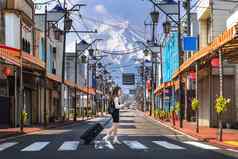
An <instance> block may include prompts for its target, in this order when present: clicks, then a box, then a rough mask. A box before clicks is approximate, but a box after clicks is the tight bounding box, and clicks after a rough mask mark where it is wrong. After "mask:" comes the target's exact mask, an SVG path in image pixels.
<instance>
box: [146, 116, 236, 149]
mask: <svg viewBox="0 0 238 159" xmlns="http://www.w3.org/2000/svg"><path fill="white" fill-rule="evenodd" d="M145 115H146V116H147V117H148V118H150V119H153V120H156V121H158V122H160V123H161V124H163V125H165V126H166V127H169V128H172V129H176V130H178V131H180V132H182V133H184V134H187V135H189V136H192V137H194V138H196V139H198V140H200V141H205V142H209V143H211V144H215V145H217V146H220V147H223V148H231V149H236V150H238V130H234V129H223V141H222V142H219V141H217V128H208V127H204V126H200V127H199V133H196V123H194V122H187V121H183V128H180V127H179V120H176V122H175V126H173V124H172V121H162V120H159V119H154V118H152V117H151V116H149V115H148V114H147V113H146V114H145Z"/></svg>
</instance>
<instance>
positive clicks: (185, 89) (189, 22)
mask: <svg viewBox="0 0 238 159" xmlns="http://www.w3.org/2000/svg"><path fill="white" fill-rule="evenodd" d="M190 1H191V0H186V1H185V2H184V3H185V5H184V7H185V9H186V18H187V20H186V21H187V22H186V23H187V30H186V32H187V36H191V12H190V4H191V3H190ZM189 57H190V52H187V54H186V60H187V59H188V58H189ZM186 74H187V75H186V81H185V87H184V100H185V102H184V107H185V119H186V120H188V121H189V120H190V116H189V114H190V113H189V112H190V111H189V107H188V105H189V103H188V96H189V94H188V89H187V88H188V83H189V78H188V73H186ZM189 89H190V88H189Z"/></svg>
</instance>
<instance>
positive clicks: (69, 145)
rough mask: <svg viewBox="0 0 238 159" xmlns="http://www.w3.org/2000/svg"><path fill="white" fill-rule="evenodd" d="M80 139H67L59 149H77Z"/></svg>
mask: <svg viewBox="0 0 238 159" xmlns="http://www.w3.org/2000/svg"><path fill="white" fill-rule="evenodd" d="M78 145H79V141H66V142H64V143H63V144H62V145H61V146H60V148H59V149H58V151H74V150H77V148H78Z"/></svg>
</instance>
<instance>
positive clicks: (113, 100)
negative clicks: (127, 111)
mask: <svg viewBox="0 0 238 159" xmlns="http://www.w3.org/2000/svg"><path fill="white" fill-rule="evenodd" d="M120 96H121V88H120V87H115V88H114V89H113V92H112V96H111V97H110V107H113V111H112V112H111V115H112V119H113V123H112V127H111V128H110V129H109V131H108V132H107V135H106V136H105V137H104V138H103V139H104V140H105V141H106V142H108V140H109V138H110V137H111V136H114V140H113V143H114V144H121V143H120V141H119V140H118V136H117V131H118V126H119V120H120V108H121V107H122V106H123V105H122V104H121V103H120V100H119V97H120Z"/></svg>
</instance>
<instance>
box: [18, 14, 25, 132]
mask: <svg viewBox="0 0 238 159" xmlns="http://www.w3.org/2000/svg"><path fill="white" fill-rule="evenodd" d="M20 38H21V39H22V18H21V17H20ZM20 46H21V59H20V62H21V66H20V90H19V96H20V100H19V104H20V132H23V129H24V119H23V111H24V100H23V98H24V95H23V93H24V86H23V61H22V60H23V59H22V47H23V46H22V42H21V43H20Z"/></svg>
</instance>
